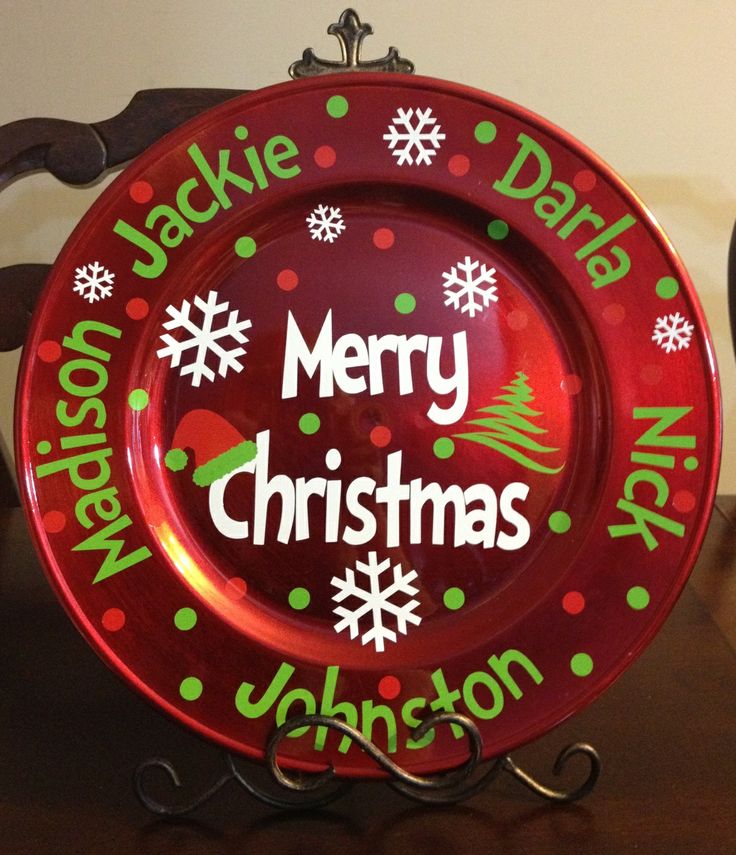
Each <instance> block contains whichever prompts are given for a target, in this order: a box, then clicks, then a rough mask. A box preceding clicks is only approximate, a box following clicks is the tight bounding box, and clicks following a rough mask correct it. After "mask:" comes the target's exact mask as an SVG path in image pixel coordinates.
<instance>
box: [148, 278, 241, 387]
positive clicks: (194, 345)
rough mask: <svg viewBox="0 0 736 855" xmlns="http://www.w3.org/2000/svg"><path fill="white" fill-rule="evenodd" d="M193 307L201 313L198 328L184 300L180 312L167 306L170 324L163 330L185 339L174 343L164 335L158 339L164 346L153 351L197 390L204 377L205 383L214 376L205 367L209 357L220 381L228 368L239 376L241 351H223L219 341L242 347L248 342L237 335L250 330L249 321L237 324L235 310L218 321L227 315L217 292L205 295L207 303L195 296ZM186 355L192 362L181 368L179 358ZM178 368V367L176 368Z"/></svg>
mask: <svg viewBox="0 0 736 855" xmlns="http://www.w3.org/2000/svg"><path fill="white" fill-rule="evenodd" d="M194 305H195V306H196V308H197V309H198V310H199V311H200V312H201V313H202V320H201V324H200V325H199V326H198V325H197V324H196V323H195V322H194V321H193V320H192V319H191V318H190V312H191V310H192V306H191V304H190V303H189V301H188V300H184V302H183V303H182V304H181V306H180V308H178V309H177V308H175V307H174V306H168V307H167V309H166V311H167V312H168V314H169V315H170V316H171V320H169V321H166V322H165V323H164V324H163V328H164V329H165V330H175V329H182V330H184V331H185V333H188V334H189V337H188V338H187V337H185V338H182V339H181V340H177V339H175V338H174V336H172V335H169V334H168V333H165V334H164V335H162V336H161V337H160V338H161V341H163V342H164V343H165V344H166V347H162V348H160V349H159V350H157V351H156V355H157V356H158V357H159V359H162V358H163V357H165V356H170V357H171V367H172V368H179V374H180V375H181V376H182V377H185V376H187V375H191V378H192V386H199V384H200V381H201V380H202V378H203V377H204V378H205V379H207V380H210V381H212V380H214V379H215V372H214V371H213V370H212V368H210V367H209V365H207V356H208V355H209V354H210V353H212V354H214V356H216V357H217V359H218V366H217V373H218V374H219V375H220V377H224V376H225V375H226V374H227V372H228V369H229V368H232V369H233V371H236V372H240V371H242V370H243V366H242V365H241V363H240V362H238V357H240V356H244V355H245V350H244V349H243V348H242V347H231V349H229V350H228V349H226V348H225V347H223V346H222V344H220V339H225V338H230V339H232V340H233V342H236V343H237V344H245V343H246V342H247V341H248V339H247V338H246V337H245V336H244V335H243V333H242V332H241V331H242V330H247V329H248V328H249V327H250V326H251V322H250V321H249V320H246V321H240V320H238V310H237V309H233V310H232V311H231V312H230V314H229V315H228V317H227V320H226V321H225V318H221V317H218V315H221V314H222V313H223V312H227V310H228V308H229V303H228V302H227V301H225V302H223V303H218V302H217V291H210V293H209V294H208V295H207V300H206V301H205V300H203V299H202V298H201V297H199V296H197V297H195V298H194ZM221 321H225V323H224V324H223V325H222V326H219V327H218V328H217V329H213V327H214V325H215V322H221ZM186 351H191V353H190V356H192V357H193V358H192V360H191V361H190V362H189V363H188V364H186V365H181V361H182V356H183V355H184V354H185V352H186ZM180 365H181V367H179V366H180Z"/></svg>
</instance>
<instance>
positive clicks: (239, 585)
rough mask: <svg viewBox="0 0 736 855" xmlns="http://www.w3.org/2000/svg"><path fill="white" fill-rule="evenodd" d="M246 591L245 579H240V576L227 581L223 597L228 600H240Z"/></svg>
mask: <svg viewBox="0 0 736 855" xmlns="http://www.w3.org/2000/svg"><path fill="white" fill-rule="evenodd" d="M247 590H248V585H247V583H246V581H245V579H241V578H240V576H233V578H232V579H228V580H227V585H225V596H226V597H227V598H228V599H229V600H242V599H243V597H244V596H245V592H246V591H247Z"/></svg>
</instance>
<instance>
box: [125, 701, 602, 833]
mask: <svg viewBox="0 0 736 855" xmlns="http://www.w3.org/2000/svg"><path fill="white" fill-rule="evenodd" d="M447 724H454V725H458V726H459V727H461V728H462V730H463V731H464V732H465V735H466V737H467V739H468V745H469V756H468V759H467V760H466V761H465V762H464V763H463V764H462V765H461V766H459V767H457V768H455V769H450V770H449V771H447V772H443V773H441V774H439V775H431V776H420V775H414V774H412V773H411V772H408V771H407V770H405V769H403V768H402V767H401V766H398V765H397V764H396V763H394V761H393V760H391V758H390V757H389V756H388V755H386V754H385V753H384V752H383V751H382V750H381V749H380V748H378V747H377V746H376V745H375V744H374V743H372V742H370V741H369V740H367V739H366V738H365V737H364V736H363V734H362V733H361V732H360V731H359V730H357V729H356V728H354V727H352V726H351V725H349V724H347V722H344V721H342V720H340V719H337V718H333V717H331V716H322V715H304V716H295V717H293V718H290V719H289V720H288V721H287V722H285V723H284V724H283V725H282V726H281V727H279V728H278V729H277V730H275V731H274V733H273V735H272V737H271V739H270V740H269V743H268V747H267V750H266V768H267V770H268V772H269V776H270V779H271V782H272V783H273V784H275V785H276V791H274V790H273V788H267V787H264V786H262V785H260V784H257V783H256V782H255V780H254V779H253V777H252V776H249V775H247V774H245V773H244V772H243V771H242V770H241V769H240V768H238V766H237V765H236V762H235V760H234V758H233V757H232V756H231V755H229V754H226V755H225V766H226V771H225V773H224V774H223V775H222V776H221V777H220V778H219V779H217V780H216V781H215V782H214V783H213V784H211V785H210V786H208V787H207V788H206V789H204V790H203V791H201V792H200V793H199V794H198V795H196V796H194V798H190V799H189V800H186V801H177V800H176V799H174V800H173V801H170V802H164V801H161V800H159V799H158V798H155V797H154V796H153V795H152V794H151V792H150V782H151V772H152V771H153V770H159V771H163V772H164V773H165V775H166V776H167V777H168V779H169V782H170V784H172V785H173V786H174V788H175V789H179V788H180V787H181V779H180V777H179V775H178V773H177V772H176V769H175V768H174V767H173V765H172V764H171V763H170V762H169V761H168V760H164V759H162V758H158V757H157V758H152V759H150V760H146V761H145V762H144V763H142V764H141V765H140V766H139V767H138V769H137V770H136V773H135V777H134V787H135V792H136V795H137V796H138V798H139V800H140V802H141V804H142V805H143V806H144V807H145V808H146V809H147V810H149V811H150V812H151V813H154V814H156V815H157V816H166V817H176V816H183V815H185V814H188V813H192V812H193V811H195V810H196V809H197V808H199V807H201V806H202V805H204V804H206V803H207V802H209V801H210V800H211V799H212V798H214V796H215V795H217V793H219V792H220V791H221V790H222V789H223V788H224V787H226V786H227V785H228V784H230V783H234V784H237V785H238V786H240V787H241V788H242V789H244V790H245V791H246V792H247V793H249V794H250V795H251V796H253V797H254V798H256V799H258V800H259V801H262V802H265V803H266V804H268V805H271V806H272V807H277V808H300V809H305V808H317V807H323V806H324V805H326V804H328V803H330V802H332V801H334V800H335V799H337V798H339V797H340V796H342V795H344V794H345V793H346V792H347V790H348V789H350V788H351V786H352V784H351V783H350V782H346V781H340V780H338V779H336V778H335V775H334V771H333V769H332V768H331V767H328V768H327V769H325V770H324V771H322V772H318V773H315V774H305V773H301V772H292V771H288V772H287V771H285V770H284V769H283V768H282V767H281V765H280V764H279V762H278V750H279V747H280V745H281V743H282V741H283V740H284V739H285V738H286V737H287V736H288V735H289V734H290V733H293V732H294V731H297V730H300V729H302V728H305V727H328V728H330V729H332V730H335V731H337V732H338V733H340V734H342V735H343V736H347V737H348V738H349V739H350V740H351V741H352V742H354V743H355V744H356V745H357V746H359V747H360V748H361V749H362V750H363V751H365V752H366V754H368V755H369V756H370V757H371V758H372V759H373V760H374V761H375V763H376V764H377V765H378V766H380V767H381V769H383V771H384V772H386V773H387V774H388V776H389V783H390V785H391V786H392V787H393V789H395V790H396V791H397V792H398V793H400V794H401V795H402V796H405V797H406V798H409V799H412V800H413V801H418V802H422V803H424V804H437V805H439V804H456V803H458V802H461V801H465V800H467V799H469V798H471V797H472V796H475V795H477V794H478V793H479V792H481V791H482V790H483V789H485V788H486V787H487V786H488V785H489V784H490V783H492V782H493V781H494V780H495V779H496V778H497V777H498V776H499V775H500V774H501V773H503V772H505V773H507V774H509V775H511V776H512V777H513V778H515V779H516V780H517V781H519V782H520V783H522V784H523V785H524V786H525V787H526V788H527V789H529V790H531V791H532V792H534V793H536V795H538V796H540V797H541V798H543V799H546V800H548V801H551V802H574V801H577V800H579V799H581V798H583V797H584V796H586V795H587V794H588V793H590V792H591V791H592V790H593V788H594V787H595V785H596V782H597V781H598V777H599V775H600V771H601V761H600V758H599V756H598V753H597V752H596V751H595V749H594V748H592V747H591V746H590V745H587V744H585V743H580V742H578V743H575V744H574V745H569V746H568V747H567V748H565V749H564V750H563V751H561V752H560V754H559V755H558V757H557V760H556V761H555V764H554V766H553V769H552V771H553V773H554V774H555V775H556V776H557V775H560V774H561V773H562V771H563V770H564V768H565V767H566V765H567V764H568V762H569V761H570V760H571V759H572V758H573V757H574V756H582V757H585V759H586V760H587V762H588V767H589V768H588V774H587V776H586V778H585V779H584V780H583V781H582V783H580V784H579V785H578V786H577V787H574V788H573V789H555V788H552V787H548V786H546V785H545V784H543V783H541V782H540V781H538V780H537V779H536V778H534V777H533V776H531V775H530V774H529V773H528V772H525V771H524V770H523V769H521V768H520V767H519V766H518V765H517V764H516V763H515V762H514V761H513V760H512V759H511V757H510V756H508V755H504V756H501V757H497V758H495V759H493V760H491V761H489V762H488V763H487V764H486V765H485V767H481V765H480V761H481V756H482V748H483V744H482V740H481V736H480V733H479V731H478V728H477V727H476V725H475V724H474V723H473V722H472V721H471V720H470V719H469V718H467V716H464V715H461V714H459V713H436V714H434V715H431V716H429V717H428V718H427V719H426V720H425V721H423V722H422V724H421V725H420V726H419V727H417V728H416V729H415V730H414V731H413V733H412V738H413V739H421V738H422V737H423V736H425V735H426V734H427V733H428V732H429V731H430V730H431V729H433V728H435V727H439V726H441V725H447Z"/></svg>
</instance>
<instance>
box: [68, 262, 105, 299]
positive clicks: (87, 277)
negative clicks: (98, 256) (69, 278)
mask: <svg viewBox="0 0 736 855" xmlns="http://www.w3.org/2000/svg"><path fill="white" fill-rule="evenodd" d="M114 279H115V274H114V273H111V272H110V271H109V270H108V269H107V268H106V267H105V266H104V265H102V264H100V262H99V261H93V262H92V263H91V264H85V265H84V267H77V270H76V274H75V276H74V291H75V292H76V293H77V294H81V296H82V297H83V298H84V299H85V300H87V301H88V302H89V303H94V302H95V300H104V299H105V297H109V296H110V294H112V285H113V281H114Z"/></svg>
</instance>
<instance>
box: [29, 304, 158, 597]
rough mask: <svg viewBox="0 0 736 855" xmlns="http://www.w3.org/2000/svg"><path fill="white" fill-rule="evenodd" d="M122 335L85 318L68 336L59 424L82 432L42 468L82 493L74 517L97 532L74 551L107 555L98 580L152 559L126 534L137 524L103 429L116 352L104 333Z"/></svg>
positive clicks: (41, 473)
mask: <svg viewBox="0 0 736 855" xmlns="http://www.w3.org/2000/svg"><path fill="white" fill-rule="evenodd" d="M93 335H94V343H93V340H92V336H93ZM121 335H122V332H121V330H119V329H118V328H117V327H113V326H110V325H108V324H103V323H99V322H98V321H79V323H77V324H76V325H75V326H74V329H73V330H72V332H71V334H70V335H68V336H65V337H64V339H63V342H62V345H63V349H64V350H65V351H67V352H69V353H70V354H72V355H73V356H72V358H70V359H68V360H66V361H65V362H63V364H62V365H61V367H60V368H59V374H58V380H59V386H60V388H61V390H62V392H64V393H65V394H66V395H67V396H68V398H66V399H64V398H61V399H59V401H58V402H57V404H56V409H55V414H56V420H57V423H58V425H59V427H61V428H63V429H65V430H67V429H69V428H78V429H79V432H77V433H68V434H66V435H64V436H61V437H60V438H59V440H58V447H59V449H60V450H61V451H62V452H68V454H65V455H63V456H58V457H57V458H56V459H54V460H49V461H47V462H44V463H41V464H39V465H38V466H37V467H36V477H37V478H38V479H39V480H43V479H45V478H50V477H54V476H65V477H66V478H67V479H68V481H69V483H70V485H71V487H72V488H74V489H76V490H78V491H79V492H80V493H81V495H80V497H79V498H78V499H77V501H76V503H75V505H74V515H75V517H76V519H77V522H78V523H79V525H80V526H82V528H83V529H86V530H89V529H92V533H91V534H89V535H88V536H87V537H85V538H84V539H83V540H82V541H81V542H80V543H78V544H77V545H76V546H74V547H73V551H75V552H78V551H79V552H87V551H93V552H104V553H105V555H104V558H103V560H102V562H101V564H100V566H99V569H98V570H97V573H96V575H95V577H94V579H93V582H101V581H102V580H103V579H108V578H109V577H110V576H114V575H115V574H116V573H120V572H121V571H122V570H126V569H128V568H129V567H133V566H134V565H136V564H140V563H141V562H142V561H145V559H147V558H150V557H151V552H150V550H149V549H148V547H146V546H138V547H136V548H132V549H131V548H129V547H128V544H127V543H126V541H125V539H124V538H123V537H121V536H120V535H122V533H123V532H124V531H125V529H127V528H128V527H129V526H130V525H132V520H131V519H130V517H129V516H128V515H127V514H126V513H123V508H122V505H121V504H120V500H119V499H118V489H117V487H115V486H113V485H112V484H111V483H110V482H111V478H112V468H111V459H112V457H113V450H112V448H111V447H110V446H109V445H108V439H107V434H106V433H105V432H104V431H103V428H104V427H105V424H106V423H107V407H106V406H105V403H104V401H103V400H102V397H101V395H102V394H103V393H104V391H105V389H106V388H107V385H108V372H107V368H106V367H105V364H106V363H108V362H109V361H110V356H111V354H110V351H109V350H105V349H103V348H102V347H101V346H100V345H101V344H107V342H106V340H105V339H102V338H101V336H106V337H107V338H108V339H113V340H118V339H120V337H121ZM93 429H94V432H91V431H92V430H93ZM52 447H53V443H52Z"/></svg>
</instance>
